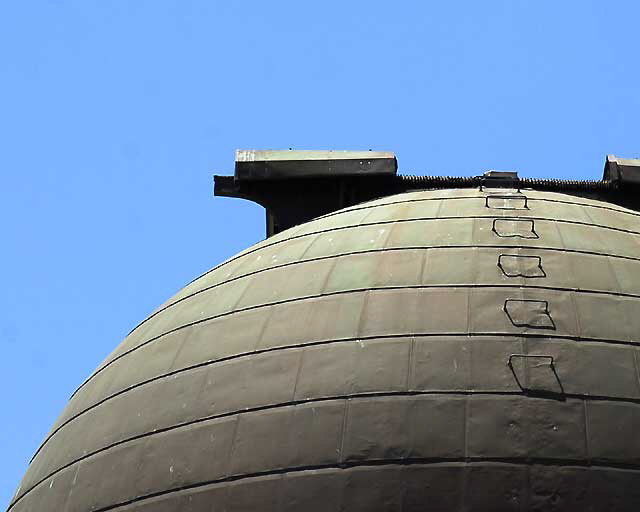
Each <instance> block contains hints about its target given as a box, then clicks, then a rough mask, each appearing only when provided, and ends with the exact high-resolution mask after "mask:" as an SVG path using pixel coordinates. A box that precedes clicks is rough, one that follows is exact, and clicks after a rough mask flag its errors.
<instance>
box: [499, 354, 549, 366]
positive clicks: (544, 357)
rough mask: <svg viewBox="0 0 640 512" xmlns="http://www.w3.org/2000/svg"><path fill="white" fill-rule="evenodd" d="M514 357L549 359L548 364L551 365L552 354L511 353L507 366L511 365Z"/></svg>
mask: <svg viewBox="0 0 640 512" xmlns="http://www.w3.org/2000/svg"><path fill="white" fill-rule="evenodd" d="M514 357H523V358H537V359H547V360H548V361H549V366H551V367H553V356H551V355H545V354H511V355H510V356H509V360H508V361H507V366H510V367H513V358H514Z"/></svg>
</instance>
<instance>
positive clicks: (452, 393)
mask: <svg viewBox="0 0 640 512" xmlns="http://www.w3.org/2000/svg"><path fill="white" fill-rule="evenodd" d="M433 395H447V396H466V397H468V396H474V395H480V396H523V397H526V396H528V395H527V394H526V393H525V392H523V391H476V390H433V391H393V392H389V391H387V392H364V393H353V394H347V395H337V396H331V397H321V398H314V399H299V400H290V401H288V402H280V403H277V404H268V405H261V406H256V407H249V408H243V409H237V410H235V411H229V412H226V413H221V414H216V415H210V416H204V417H202V418H197V419H194V420H190V421H185V422H182V423H176V424H175V425H171V426H168V427H163V428H159V429H156V430H151V431H148V432H144V433H142V434H138V435H135V436H131V437H129V438H126V439H122V440H120V441H117V442H114V443H111V444H109V445H107V446H104V447H102V448H100V449H98V450H95V451H93V452H90V453H87V454H86V455H83V456H82V457H78V458H77V459H74V460H73V461H71V462H69V463H67V464H65V465H63V466H60V467H59V468H57V469H56V470H55V471H53V472H51V473H49V474H48V475H46V476H45V477H43V478H41V479H40V480H38V481H37V482H36V483H35V484H33V485H32V486H31V487H30V488H29V489H27V490H26V491H25V492H24V493H23V494H21V495H20V496H19V497H18V498H17V499H16V503H17V502H18V501H19V500H21V499H22V498H23V497H25V496H26V495H27V494H28V493H30V492H31V491H32V490H33V489H35V488H36V487H37V486H39V485H41V484H42V483H43V482H45V481H46V480H47V479H48V478H51V477H52V476H54V475H56V474H58V473H59V472H60V471H63V470H65V469H67V468H69V467H71V466H73V465H74V464H77V463H79V462H82V461H84V460H86V459H88V458H90V457H93V456H95V455H98V454H100V453H102V452H105V451H108V450H110V449H112V448H115V447H117V446H121V445H123V444H127V443H129V442H132V441H137V440H139V439H144V438H146V437H152V436H154V435H156V434H163V433H165V432H170V431H172V430H177V429H180V428H184V427H188V426H191V425H196V424H198V423H206V422H207V421H215V420H218V419H224V418H229V417H232V416H240V415H242V414H247V413H254V412H260V411H266V410H276V409H282V408H286V407H295V406H298V405H306V404H314V403H323V402H331V401H341V400H350V399H366V398H386V397H394V396H396V397H413V396H433ZM560 396H562V397H564V398H570V399H576V400H583V401H593V402H614V403H629V404H636V405H638V404H640V398H639V399H623V398H615V397H609V396H604V395H584V394H577V393H562V394H560Z"/></svg>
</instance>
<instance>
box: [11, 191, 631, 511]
mask: <svg viewBox="0 0 640 512" xmlns="http://www.w3.org/2000/svg"><path fill="white" fill-rule="evenodd" d="M639 215H640V214H639V213H637V212H635V211H632V210H627V209H625V208H623V207H621V206H617V205H614V204H611V203H606V202H602V201H597V200H593V199H586V198H582V197H577V196H572V195H568V194H563V193H557V192H542V191H534V190H521V191H517V190H515V189H508V190H500V191H495V190H491V189H487V188H485V189H483V190H478V189H477V188H473V189H472V188H468V189H449V190H437V191H418V192H412V193H404V194H398V195H392V196H389V197H385V198H383V199H380V200H376V201H371V202H368V203H365V204H360V205H357V206H353V207H350V208H347V209H344V210H340V211H337V212H335V213H332V214H329V215H326V216H324V217H321V218H318V219H316V220H313V221H311V222H307V223H305V224H302V225H299V226H296V227H293V228H291V229H288V230H286V231H283V232H281V233H279V234H277V235H275V236H273V237H271V238H268V239H266V240H265V241H263V242H261V243H259V244H257V245H255V246H253V247H251V248H249V249H247V250H246V251H244V252H243V253H241V254H239V255H238V256H236V257H234V258H232V259H230V260H228V261H226V262H224V263H222V264H221V265H219V266H217V267H216V268H214V269H213V270H212V271H210V272H208V273H206V274H205V275H203V276H201V277H200V278H198V279H196V280H195V281H193V282H192V283H190V284H188V285H187V286H186V287H185V288H184V289H182V290H181V291H180V292H179V293H178V294H177V295H175V296H174V297H173V298H171V299H170V300H169V301H167V302H166V303H165V304H164V305H163V306H161V307H160V308H159V309H158V310H157V311H156V312H155V313H154V314H153V315H151V316H150V317H149V318H147V319H146V320H145V321H143V322H142V323H141V324H140V325H139V326H138V327H137V328H136V329H134V330H133V331H132V332H131V334H130V335H129V336H128V337H127V338H126V339H125V340H124V341H123V342H122V343H121V344H120V345H119V346H118V347H117V348H116V349H115V350H114V352H113V353H112V354H111V355H110V356H109V357H108V358H107V359H106V360H105V361H104V362H103V363H102V365H101V366H100V367H99V368H98V369H97V370H96V371H95V372H94V374H93V375H92V376H91V377H90V378H89V379H88V380H87V381H86V382H85V383H84V384H83V385H82V386H81V387H80V388H79V389H78V391H77V392H76V394H75V395H74V396H73V398H72V399H71V401H70V402H69V404H68V406H67V407H66V409H65V410H64V411H63V413H62V415H61V416H60V418H59V419H58V421H57V422H56V423H55V425H54V426H53V428H52V429H51V432H50V433H49V435H48V436H47V438H46V439H45V441H44V443H43V444H42V446H41V448H40V449H39V450H38V452H37V454H36V456H35V458H34V460H33V461H32V463H31V465H30V467H29V469H28V471H27V473H26V475H25V477H24V479H23V481H22V483H21V485H20V488H19V489H18V491H17V493H16V495H15V498H14V500H13V502H12V504H11V506H10V510H11V511H12V512H27V511H28V512H32V511H65V512H86V511H106V510H114V511H123V512H124V511H128V512H133V511H135V512H142V511H144V512H150V511H154V512H156V511H191V512H201V511H202V512H204V511H213V510H215V511H218V510H226V511H326V512H338V511H374V510H375V511H378V510H379V511H403V512H404V511H418V510H420V511H422V510H447V511H463V510H465V511H468V510H491V511H498V510H520V511H522V510H545V511H548V510H562V511H567V510H591V509H593V510H616V511H618V510H625V511H626V510H629V511H631V510H633V511H635V510H638V503H640V501H639V500H640V475H639V473H638V460H639V459H640V443H638V441H637V439H638V435H637V433H638V431H639V430H640V409H639V408H638V407H639V406H638V401H639V400H640V385H639V380H638V364H637V362H638V357H639V356H640V354H638V348H637V343H638V341H639V339H638V337H639V333H640V299H639V297H640V227H639V226H640V223H639V222H638V220H639ZM221 243H223V241H221ZM589 507H595V508H589Z"/></svg>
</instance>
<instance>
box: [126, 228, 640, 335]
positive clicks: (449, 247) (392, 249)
mask: <svg viewBox="0 0 640 512" xmlns="http://www.w3.org/2000/svg"><path fill="white" fill-rule="evenodd" d="M637 234H639V235H640V232H638V233H637ZM452 249H504V250H507V249H525V250H532V251H536V250H537V251H556V252H567V253H574V254H575V253H577V254H586V255H591V256H601V257H606V258H617V259H627V260H631V261H640V258H634V257H633V256H621V255H616V254H607V253H600V252H596V251H582V250H576V249H574V250H570V249H559V248H555V247H539V246H522V245H509V246H506V245H434V246H406V247H390V248H380V249H367V250H363V251H348V252H344V253H339V254H333V255H330V256H318V257H315V258H309V259H304V260H296V261H290V262H288V263H283V264H280V265H274V266H272V267H266V268H262V269H258V270H254V271H252V272H247V273H246V274H241V275H238V276H234V277H231V278H229V279H225V280H224V281H220V282H219V283H215V284H212V285H210V286H206V287H204V288H201V289H199V290H196V291H194V292H193V293H190V294H189V295H186V296H184V297H181V298H179V299H178V300H176V301H174V302H171V303H169V304H167V305H166V306H164V307H162V308H161V309H158V310H157V311H154V312H153V313H152V314H151V315H149V316H148V317H147V318H145V319H144V320H143V321H142V322H140V323H139V324H138V325H137V326H136V327H135V328H134V329H133V330H131V331H130V333H129V334H131V333H132V332H133V331H135V330H136V329H137V328H138V327H141V326H142V325H144V324H145V323H146V322H148V321H149V320H151V319H152V318H154V317H156V316H157V315H159V314H160V313H162V312H164V311H166V310H167V309H169V308H171V307H173V306H175V305H176V304H180V303H181V302H184V301H185V300H188V299H190V298H191V297H194V296H196V295H199V294H201V293H204V292H206V291H208V290H211V289H214V288H218V287H219V286H223V285H225V284H228V283H233V282H235V281H238V280H240V279H244V278H247V277H251V276H254V275H256V274H261V273H264V272H269V271H271V270H277V269H281V268H286V267H289V266H293V265H302V264H305V263H313V262H316V261H324V260H331V259H336V258H341V257H345V256H353V255H356V254H375V253H379V252H387V253H388V252H396V251H398V252H399V251H416V250H452Z"/></svg>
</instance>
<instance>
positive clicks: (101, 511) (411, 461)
mask: <svg viewBox="0 0 640 512" xmlns="http://www.w3.org/2000/svg"><path fill="white" fill-rule="evenodd" d="M456 463H459V464H471V465H473V464H483V463H486V464H508V465H512V466H524V467H529V466H531V465H544V466H555V467H580V468H590V469H595V470H600V469H602V470H607V469H619V470H626V471H633V472H637V471H639V470H640V466H638V465H637V464H592V463H589V462H588V461H584V460H578V459H552V458H543V457H531V458H520V459H517V458H508V457H449V458H447V457H441V458H436V457H433V458H406V459H386V460H381V459H371V460H360V461H351V462H343V463H338V464H336V463H332V464H317V465H307V466H292V467H287V468H280V469H272V470H267V471H257V472H254V473H245V474H242V475H233V476H228V477H224V478H217V479H213V480H206V481H202V482H196V483H193V484H189V485H183V486H180V487H174V488H171V489H163V490H162V491H157V492H154V493H150V494H145V495H142V496H136V497H134V498H131V499H129V500H126V501H121V502H119V503H114V504H111V505H107V506H104V507H101V508H98V509H95V510H94V512H106V511H108V510H114V509H117V508H121V507H125V506H127V505H132V504H134V503H138V502H141V501H144V500H148V499H152V498H157V497H160V496H165V495H169V494H174V493H178V492H180V491H187V490H189V489H197V488H199V487H205V486H207V485H215V484H224V483H229V482H237V481H240V480H248V479H251V478H259V477H267V476H276V475H284V474H289V473H301V472H303V471H314V470H322V469H336V470H345V469H352V468H359V467H376V466H377V467H383V466H415V465H425V466H426V465H435V464H456ZM14 504H15V503H12V504H11V505H10V507H9V509H7V512H8V511H9V510H10V509H11V508H12V507H13V505H14Z"/></svg>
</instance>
